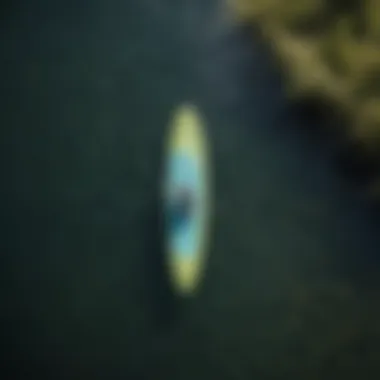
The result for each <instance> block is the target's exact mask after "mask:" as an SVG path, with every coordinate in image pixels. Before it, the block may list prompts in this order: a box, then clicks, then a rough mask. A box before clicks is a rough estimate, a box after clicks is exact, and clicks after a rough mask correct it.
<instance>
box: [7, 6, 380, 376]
mask: <svg viewBox="0 0 380 380" xmlns="http://www.w3.org/2000/svg"><path fill="white" fill-rule="evenodd" d="M8 3H9V5H8V7H7V8H4V12H3V17H2V25H1V32H2V37H3V38H2V39H1V56H0V57H1V62H0V68H1V75H2V78H1V84H2V86H1V88H2V90H3V94H2V95H3V96H2V97H1V98H2V102H1V103H2V104H1V125H2V127H3V128H2V134H3V137H2V144H3V147H2V153H3V160H4V163H5V164H4V165H3V168H2V171H3V173H2V177H3V185H2V190H1V191H2V193H1V199H2V202H1V207H2V215H3V239H2V245H3V246H2V247H1V263H0V265H1V271H2V273H1V277H0V278H1V285H2V287H1V293H0V296H1V299H0V300H1V309H0V310H1V318H2V321H3V329H2V338H1V342H2V344H3V358H4V363H5V364H6V365H5V366H4V371H7V372H4V376H3V377H2V378H3V379H8V378H9V379H15V378H21V379H24V378H25V379H26V378H28V379H30V378H31V377H36V376H39V377H40V378H41V377H42V378H47V379H82V380H83V379H121V378H123V379H136V380H139V379H158V378H166V379H168V380H169V379H170V380H171V379H173V380H179V379H180V380H187V379H195V378H197V379H211V378H215V379H239V380H240V379H254V378H255V379H260V380H266V379H289V378H292V379H321V378H323V379H325V380H326V379H334V380H336V379H345V380H349V379H358V378H361V379H366V380H367V379H378V378H379V376H380V349H379V340H380V322H379V321H380V298H379V295H380V294H379V290H380V278H379V276H378V274H379V272H380V260H379V254H380V252H379V250H380V234H379V225H378V224H377V222H376V220H375V219H374V218H373V217H372V215H371V213H370V212H369V210H368V205H367V204H366V203H365V202H364V201H362V200H361V199H360V197H359V195H358V194H356V193H355V191H354V190H353V189H352V188H350V186H349V184H347V183H346V182H344V181H343V180H341V179H339V176H338V175H337V173H336V170H335V169H334V165H333V160H332V156H333V154H334V152H333V150H332V148H331V147H329V146H327V145H326V144H323V143H321V142H320V141H315V139H314V137H313V136H311V135H309V134H308V133H303V130H307V126H306V125H303V124H306V123H307V122H306V121H305V120H302V121H300V120H299V119H298V118H297V115H290V113H289V110H288V104H287V102H286V101H285V100H284V97H283V95H282V92H281V82H280V78H279V76H278V73H277V70H276V65H275V64H274V62H273V61H272V60H271V58H270V56H269V54H268V52H267V51H266V50H265V49H264V47H263V45H262V43H260V41H259V40H258V39H252V38H251V37H250V36H249V35H248V34H247V33H246V31H244V30H242V28H238V27H234V26H233V23H232V22H231V20H230V19H229V17H228V15H227V14H226V11H225V10H224V9H223V7H222V6H221V4H220V2H218V1H193V2H190V1H178V2H174V1H168V0H166V1H164V0H161V1H153V0H141V1H126V0H124V1H121V0H109V1H107V2H105V1H104V2H102V1H91V2H90V1H84V0H78V1H73V0H70V1H66V2H64V1H60V0H58V1H54V2H52V1H50V2H48V1H42V0H40V1H36V2H28V3H26V2H25V4H23V3H22V2H16V3H18V4H17V5H18V7H16V5H13V6H11V5H10V2H8ZM189 99H190V100H192V101H194V102H195V103H196V104H197V105H198V106H199V107H200V109H201V110H202V112H203V114H204V117H205V119H206V120H207V128H208V133H209V136H210V142H211V144H212V160H213V169H214V190H215V192H214V197H215V199H214V203H215V212H214V223H213V233H212V249H211V252H210V260H209V266H208V270H207V276H206V278H205V282H204V286H203V289H202V292H201V293H200V294H199V297H197V298H196V299H194V300H192V301H191V302H188V303H185V304H184V303H182V302H181V303H180V302H178V301H177V300H175V299H173V298H172V297H171V296H170V294H169V293H168V291H167V288H166V285H165V281H164V276H163V275H162V272H161V269H162V268H161V267H160V257H161V256H160V255H162V252H161V250H160V245H161V243H162V242H161V239H160V227H159V226H160V224H159V203H158V189H159V184H160V163H161V161H162V146H163V139H164V133H165V131H166V127H167V124H168V122H169V119H170V116H171V113H172V112H173V110H174V109H175V107H176V106H178V105H179V104H180V103H181V102H183V101H186V100H189ZM311 122H312V121H311V120H310V123H311ZM302 123H303V124H302ZM9 371H11V372H9ZM6 373H7V374H6Z"/></svg>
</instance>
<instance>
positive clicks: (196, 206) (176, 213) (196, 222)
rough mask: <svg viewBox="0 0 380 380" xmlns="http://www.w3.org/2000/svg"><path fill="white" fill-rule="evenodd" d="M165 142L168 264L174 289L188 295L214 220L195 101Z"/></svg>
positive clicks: (173, 124)
mask: <svg viewBox="0 0 380 380" xmlns="http://www.w3.org/2000/svg"><path fill="white" fill-rule="evenodd" d="M166 143H167V145H166V152H165V154H166V157H165V167H164V220H165V228H164V231H165V232H164V233H165V236H164V238H165V239H164V240H165V254H166V264H167V269H168V275H169V280H170V283H171V286H172V288H173V290H174V292H175V293H177V294H179V295H182V296H187V295H192V294H194V293H195V292H196V290H197V289H198V288H199V286H200V284H201V280H202V277H203V274H204V270H205V264H206V255H207V249H208V241H207V240H208V235H209V219H210V183H209V181H210V178H209V162H208V160H209V158H208V155H209V149H208V142H207V137H206V131H205V127H204V124H203V121H202V119H201V116H200V114H199V112H198V110H197V108H196V107H195V106H194V105H191V104H185V105H182V106H180V107H179V108H178V109H177V110H176V112H175V113H174V116H173V119H172V120H171V124H170V126H169V133H168V136H167V141H166Z"/></svg>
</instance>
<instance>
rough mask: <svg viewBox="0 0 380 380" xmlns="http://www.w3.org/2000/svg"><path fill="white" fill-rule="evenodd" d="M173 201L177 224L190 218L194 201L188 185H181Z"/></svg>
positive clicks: (173, 211)
mask: <svg viewBox="0 0 380 380" xmlns="http://www.w3.org/2000/svg"><path fill="white" fill-rule="evenodd" d="M173 195H174V197H173V198H174V199H173V201H172V210H171V211H172V217H173V222H174V225H175V226H178V225H182V224H183V223H184V222H186V221H187V220H189V218H190V215H191V212H192V209H193V206H194V202H193V194H192V192H191V190H190V189H189V188H188V187H186V186H183V187H179V188H178V189H177V190H176V191H175V194H173Z"/></svg>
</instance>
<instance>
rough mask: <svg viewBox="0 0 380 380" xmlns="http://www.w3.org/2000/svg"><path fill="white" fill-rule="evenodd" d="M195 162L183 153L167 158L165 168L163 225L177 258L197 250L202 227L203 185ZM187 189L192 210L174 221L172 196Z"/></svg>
mask: <svg viewBox="0 0 380 380" xmlns="http://www.w3.org/2000/svg"><path fill="white" fill-rule="evenodd" d="M198 165H199V163H198V162H197V160H196V159H195V158H194V157H192V156H190V155H189V154H185V153H175V154H172V155H171V156H170V157H169V161H168V166H167V170H168V172H167V189H166V190H167V203H166V205H165V207H166V209H165V212H166V226H167V238H168V243H169V249H170V251H171V252H175V253H176V254H178V255H181V256H185V257H189V256H191V255H193V254H194V253H196V252H197V251H198V249H199V244H200V238H201V231H202V224H203V217H204V216H203V210H202V209H203V207H202V203H203V199H202V194H203V186H204V184H203V183H202V178H201V173H200V170H199V166H198ZM183 187H186V188H187V189H189V190H190V191H191V192H192V197H193V201H194V204H193V208H192V211H191V213H190V214H189V217H188V218H186V219H184V220H181V221H180V222H179V221H178V220H177V218H176V215H173V210H172V205H173V194H175V192H176V190H178V189H181V188H183Z"/></svg>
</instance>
